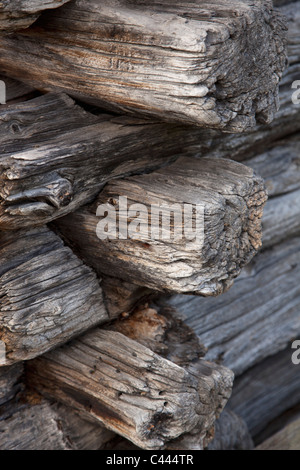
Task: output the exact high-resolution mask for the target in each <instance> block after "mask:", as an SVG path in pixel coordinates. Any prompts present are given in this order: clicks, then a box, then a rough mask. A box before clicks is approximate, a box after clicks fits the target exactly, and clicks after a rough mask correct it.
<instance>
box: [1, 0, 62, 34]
mask: <svg viewBox="0 0 300 470" xmlns="http://www.w3.org/2000/svg"><path fill="white" fill-rule="evenodd" d="M68 1H70V0H3V1H2V2H1V4H0V32H1V33H2V34H3V33H10V32H12V31H15V30H18V29H24V28H28V27H29V26H30V25H31V24H32V23H33V22H34V21H35V20H36V19H37V18H38V17H39V13H40V12H41V11H43V10H46V9H48V8H49V9H50V8H57V7H60V6H62V5H63V4H64V3H66V2H68Z"/></svg>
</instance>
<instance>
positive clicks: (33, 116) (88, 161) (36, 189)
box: [0, 94, 198, 230]
mask: <svg viewBox="0 0 300 470" xmlns="http://www.w3.org/2000/svg"><path fill="white" fill-rule="evenodd" d="M0 124H1V125H0V139H1V157H0V170H1V172H0V175H1V176H0V229H1V230H11V229H18V228H24V227H31V226H36V225H42V224H44V223H47V222H49V221H51V220H53V219H55V218H57V217H61V216H62V215H65V214H68V213H69V212H72V211H74V210H75V209H77V208H78V207H80V206H81V205H83V204H86V203H87V202H88V201H91V200H93V198H95V197H96V195H97V194H98V193H99V191H100V189H101V188H102V187H103V185H104V183H106V182H107V181H108V180H109V179H112V178H116V177H121V176H124V175H129V174H131V173H138V172H141V171H149V170H150V169H155V168H157V167H159V166H162V165H164V164H166V163H167V162H168V161H172V160H174V159H175V158H176V155H177V156H178V155H179V154H180V153H181V152H182V151H183V149H184V146H185V145H188V142H189V141H190V139H191V138H193V139H195V138H196V135H195V132H196V134H197V132H198V131H197V130H196V131H195V130H193V131H192V133H191V134H189V133H188V135H187V134H186V129H185V128H182V127H181V128H178V126H172V125H164V124H162V125H161V124H155V123H149V122H148V123H147V122H145V121H140V120H138V119H130V120H128V119H127V118H125V117H123V118H122V117H119V118H114V117H112V116H108V115H105V114H103V113H102V114H100V115H99V116H96V115H93V114H91V113H89V112H86V111H85V110H84V109H82V108H81V107H80V106H78V105H76V104H75V102H74V101H73V100H72V99H71V98H69V97H67V96H66V95H57V94H48V95H45V96H42V97H38V98H36V99H33V100H30V101H26V102H24V103H19V104H16V105H14V106H9V107H8V108H5V109H3V110H2V111H1V109H0ZM145 142H147V145H145Z"/></svg>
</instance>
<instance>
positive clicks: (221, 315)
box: [162, 237, 300, 375]
mask: <svg viewBox="0 0 300 470" xmlns="http://www.w3.org/2000/svg"><path fill="white" fill-rule="evenodd" d="M299 253H300V239H299V237H297V238H295V239H291V240H286V241H285V242H284V243H282V244H280V245H278V246H275V247H273V248H271V249H269V250H266V251H265V252H264V253H261V254H259V255H258V256H257V257H256V258H254V260H253V261H252V263H250V264H249V266H248V267H247V268H245V270H244V272H243V273H242V274H241V276H240V278H239V279H237V280H236V282H235V285H234V286H233V287H232V289H231V290H230V291H229V292H227V293H225V294H224V295H222V296H220V297H219V298H216V299H211V298H208V299H198V298H193V297H186V296H174V297H172V298H170V299H168V300H167V304H169V305H171V306H173V307H176V309H178V311H179V312H180V313H181V314H182V315H183V316H184V318H185V321H186V322H187V324H188V325H189V326H190V327H191V328H193V329H194V330H195V332H196V333H197V335H198V336H199V338H200V341H201V343H202V344H204V346H205V347H206V348H208V353H207V356H206V357H207V358H208V360H213V361H216V360H218V361H220V362H221V363H222V364H224V365H226V366H227V367H229V368H230V369H232V370H233V371H234V372H235V374H236V375H240V374H241V373H243V372H245V371H246V370H247V369H249V368H250V367H251V366H253V365H254V364H257V363H258V362H260V361H262V360H264V359H265V358H266V357H268V356H270V355H272V354H276V353H277V352H278V351H280V350H282V349H284V348H285V347H286V346H287V344H288V342H289V340H290V339H291V338H293V337H298V335H299V332H300V318H299V308H300V288H299V276H300V255H299ZM162 302H163V303H164V302H166V300H164V301H162Z"/></svg>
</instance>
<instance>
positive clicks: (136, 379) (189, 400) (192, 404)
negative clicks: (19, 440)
mask: <svg viewBox="0 0 300 470" xmlns="http://www.w3.org/2000/svg"><path fill="white" fill-rule="evenodd" d="M150 314H151V315H153V323H151V321H150V317H149V321H148V322H145V323H144V333H143V334H141V335H140V332H141V331H142V330H141V328H142V326H143V322H141V321H139V318H140V317H139V316H138V317H137V320H136V325H137V329H135V326H134V325H135V322H134V321H131V323H130V324H127V326H125V325H124V332H125V333H127V332H128V329H129V331H131V333H130V336H131V337H135V338H137V337H139V339H140V338H141V343H145V341H147V344H148V346H149V345H150V344H151V348H152V347H153V349H155V348H157V347H158V346H159V344H160V347H161V346H162V343H161V340H160V339H159V338H161V334H166V333H167V331H169V330H168V328H167V329H164V325H165V323H164V322H165V321H166V320H164V319H163V318H160V317H159V316H157V314H155V312H146V313H145V315H150ZM128 321H129V320H128ZM120 328H122V323H121V325H120ZM154 332H156V334H154ZM157 332H158V333H159V334H157ZM162 332H163V333H162ZM169 334H170V333H169ZM173 334H174V333H173ZM151 338H152V339H151ZM157 338H158V339H157ZM190 341H191V339H190V338H189V337H188V336H187V337H186V340H185V344H186V348H187V347H188V348H187V349H185V348H184V347H183V346H182V345H181V346H180V345H178V344H177V343H179V337H177V341H175V342H174V341H173V342H172V335H171V338H169V343H168V342H167V344H169V347H167V350H166V347H165V346H164V349H165V351H162V350H161V351H160V352H165V353H166V354H167V355H168V354H170V352H172V351H173V356H175V355H176V356H177V357H178V358H179V361H180V362H181V363H182V364H187V363H189V365H187V366H184V367H183V366H179V365H176V364H175V363H174V362H171V361H170V360H168V359H165V358H163V357H162V356H160V355H158V354H157V353H155V352H153V351H152V349H149V347H146V346H144V345H143V344H141V343H140V342H137V340H135V339H131V338H129V337H127V336H125V335H124V334H121V333H119V332H117V331H112V330H101V329H96V330H94V331H92V332H90V333H88V334H86V335H84V336H83V337H81V338H80V339H78V340H76V341H73V342H72V343H71V344H69V345H68V346H63V347H61V348H59V349H57V350H56V351H53V352H51V353H49V354H46V355H45V356H43V357H39V358H38V359H35V360H34V361H30V362H29V363H28V365H27V380H29V382H30V384H31V385H32V386H33V387H35V388H36V389H37V390H38V391H40V392H41V393H42V394H44V395H45V396H46V397H50V398H55V399H56V400H58V401H61V402H63V403H65V404H67V405H69V406H72V407H74V408H75V409H76V410H78V411H80V412H81V413H82V416H85V417H88V418H89V419H94V420H95V422H98V423H101V424H104V425H105V426H106V427H107V428H108V429H110V430H112V431H114V432H117V433H118V434H120V435H121V436H123V437H125V438H127V439H129V440H130V441H132V442H133V443H135V444H136V445H137V446H139V447H142V448H144V449H161V448H166V447H168V445H169V443H170V441H172V442H173V441H174V440H176V439H177V438H180V437H181V436H182V435H183V434H188V433H190V432H191V431H193V432H197V434H198V441H199V443H198V445H199V446H200V444H201V448H203V447H204V445H207V444H208V442H209V440H210V439H211V428H212V427H213V425H214V421H215V419H216V417H218V416H219V413H220V412H221V410H222V409H223V408H224V406H225V404H226V402H227V400H228V398H229V396H230V393H231V386H232V380H233V376H232V373H231V372H230V371H229V370H227V369H225V368H222V367H219V366H217V365H216V364H211V363H208V362H206V361H204V360H203V359H199V358H198V359H197V357H199V353H200V352H201V350H199V352H198V353H197V350H191V348H190V345H191V342H190ZM171 345H173V348H172V347H171ZM175 345H176V347H175ZM174 347H175V349H174ZM182 349H185V351H186V352H185V353H184V354H182ZM187 350H189V351H190V355H191V354H192V356H193V358H194V359H193V360H191V357H190V358H188V356H187ZM176 351H177V352H176ZM180 351H181V352H180ZM170 445H172V443H171V444H170Z"/></svg>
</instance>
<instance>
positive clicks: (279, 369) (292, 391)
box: [229, 334, 300, 436]
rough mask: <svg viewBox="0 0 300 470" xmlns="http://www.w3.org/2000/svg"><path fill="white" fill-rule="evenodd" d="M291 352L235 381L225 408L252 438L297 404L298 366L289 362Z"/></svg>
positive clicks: (257, 367) (299, 400) (299, 385)
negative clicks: (240, 422) (229, 409)
mask: <svg viewBox="0 0 300 470" xmlns="http://www.w3.org/2000/svg"><path fill="white" fill-rule="evenodd" d="M270 339H272V335H271V334H270ZM293 352H294V350H293V349H291V347H288V348H287V349H286V350H284V351H283V352H280V353H278V354H277V355H275V356H272V357H269V358H268V359H266V360H265V361H263V362H261V363H259V364H257V365H256V366H255V367H253V368H252V369H250V370H248V371H247V372H246V373H245V374H244V375H242V376H241V377H239V378H238V379H237V380H236V381H235V384H234V388H233V394H232V398H231V399H230V402H229V406H230V408H231V409H232V410H233V411H234V412H235V413H237V414H238V415H239V416H241V417H242V418H243V419H244V420H245V421H246V423H247V425H248V428H249V431H250V433H251V435H252V436H256V435H257V434H258V433H260V432H261V431H262V430H263V429H264V428H265V427H266V426H267V425H268V424H269V423H270V422H271V421H272V420H274V419H275V418H277V417H278V416H280V415H281V414H282V413H283V412H284V411H286V410H288V409H290V408H292V407H293V406H295V405H297V404H298V403H299V402H300V374H299V366H296V365H294V364H293V363H292V353H293Z"/></svg>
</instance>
